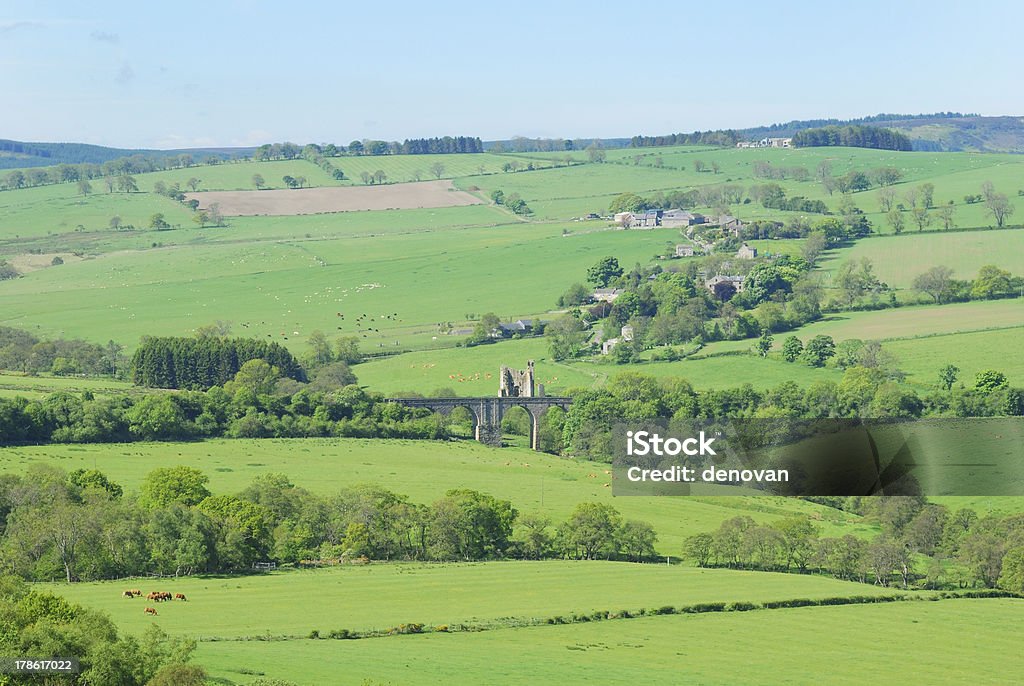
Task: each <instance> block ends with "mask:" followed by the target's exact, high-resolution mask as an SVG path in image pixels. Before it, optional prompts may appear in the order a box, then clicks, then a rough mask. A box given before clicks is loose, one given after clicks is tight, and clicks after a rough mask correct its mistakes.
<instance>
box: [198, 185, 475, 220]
mask: <svg viewBox="0 0 1024 686" xmlns="http://www.w3.org/2000/svg"><path fill="white" fill-rule="evenodd" d="M186 198H188V199H189V200H191V199H193V198H194V199H196V200H198V201H199V206H200V207H202V208H207V207H209V206H210V205H212V204H213V203H217V204H218V205H220V211H221V213H222V214H224V215H225V216H233V217H247V216H256V215H269V216H287V215H295V214H320V213H324V212H355V211H359V210H409V209H416V208H420V207H461V206H463V205H479V204H480V203H481V200H480V199H479V198H477V197H474V196H472V195H470V194H469V193H465V192H463V191H460V190H456V189H455V188H454V187H453V186H452V182H451V181H423V182H419V183H392V184H385V185H382V186H341V187H338V186H332V187H325V188H298V189H280V190H269V191H205V192H201V193H187V194H186Z"/></svg>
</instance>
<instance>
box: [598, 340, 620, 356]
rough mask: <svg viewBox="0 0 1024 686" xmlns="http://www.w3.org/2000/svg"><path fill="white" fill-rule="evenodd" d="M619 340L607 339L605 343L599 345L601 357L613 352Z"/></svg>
mask: <svg viewBox="0 0 1024 686" xmlns="http://www.w3.org/2000/svg"><path fill="white" fill-rule="evenodd" d="M619 340H620V339H618V338H609V339H608V340H607V341H604V342H602V343H601V354H602V355H607V354H608V353H610V352H611V351H612V350H614V349H615V346H617V345H618V344H619Z"/></svg>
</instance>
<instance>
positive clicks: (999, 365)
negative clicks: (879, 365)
mask: <svg viewBox="0 0 1024 686" xmlns="http://www.w3.org/2000/svg"><path fill="white" fill-rule="evenodd" d="M1022 344H1024V328H1022V327H1017V328H1012V329H1004V330H1001V331H980V332H975V333H959V334H947V335H938V336H929V337H926V338H913V339H906V340H897V341H889V342H888V343H886V344H885V349H886V350H888V351H889V352H890V353H892V354H893V355H895V356H896V359H897V360H898V361H899V367H900V369H902V370H903V371H905V372H906V373H907V380H908V381H910V382H911V383H919V384H924V385H935V384H937V383H938V374H939V369H941V368H942V367H944V366H946V365H947V364H955V365H956V366H958V367H959V368H960V380H961V381H963V382H964V383H965V384H966V385H967V386H971V385H973V383H974V377H975V375H976V374H977V373H978V372H980V371H983V370H986V369H995V370H997V371H1000V372H1002V373H1003V374H1006V377H1007V379H1008V380H1009V382H1010V384H1011V385H1013V386H1021V385H1024V359H1022V356H1021V355H1007V352H1006V351H1008V350H1020V348H1021V345H1022Z"/></svg>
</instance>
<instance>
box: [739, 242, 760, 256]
mask: <svg viewBox="0 0 1024 686" xmlns="http://www.w3.org/2000/svg"><path fill="white" fill-rule="evenodd" d="M736 257H738V258H739V259H741V260H752V259H754V258H755V257H757V248H751V247H750V246H749V245H747V244H746V243H744V244H743V245H741V246H740V249H739V250H737V251H736Z"/></svg>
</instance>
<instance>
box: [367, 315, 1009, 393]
mask: <svg viewBox="0 0 1024 686" xmlns="http://www.w3.org/2000/svg"><path fill="white" fill-rule="evenodd" d="M1021 322H1024V301H1021V300H1016V299H1015V300H997V301H982V302H969V303H957V304H951V305H941V306H916V307H901V308H897V309H886V310H878V311H874V312H844V313H839V314H833V315H827V316H826V317H825V318H824V319H823V320H821V321H818V322H814V323H812V324H808V325H807V326H804V327H801V328H800V329H797V330H795V331H792V332H785V333H780V334H776V335H775V345H774V348H773V350H774V353H773V354H772V355H771V356H770V357H769V358H768V359H762V358H761V357H759V356H757V355H755V354H753V353H752V352H751V347H752V346H753V343H754V341H753V340H744V341H721V342H716V343H711V344H708V345H707V346H705V348H704V349H703V350H701V351H700V352H699V353H697V354H695V355H693V356H691V357H689V358H686V359H683V360H679V361H676V362H649V361H647V362H640V363H636V364H626V365H616V364H608V363H606V362H589V361H585V360H581V361H572V362H564V363H555V362H552V361H550V360H549V359H547V357H548V350H547V345H546V342H545V341H544V340H543V339H523V340H519V341H515V340H513V341H505V342H501V343H497V344H493V345H486V346H479V347H476V348H469V349H459V348H453V349H448V350H435V351H427V352H418V353H409V354H405V355H398V356H394V357H387V358H382V359H379V360H372V361H369V362H366V363H363V364H361V365H359V366H357V367H355V372H356V375H357V376H358V377H359V380H360V383H363V384H366V385H367V386H369V387H370V388H372V389H373V390H376V391H380V392H383V393H385V394H392V395H393V394H399V393H401V392H402V391H416V392H419V393H429V392H432V391H434V390H436V389H446V390H451V391H452V392H454V394H455V395H459V396H472V395H480V394H487V393H493V392H494V387H495V383H496V382H495V378H496V377H494V376H493V375H494V374H496V372H497V369H498V367H499V366H500V365H501V364H508V363H510V362H511V363H512V364H513V366H514V364H517V363H518V364H523V362H520V361H521V360H527V359H535V360H537V361H538V366H537V371H538V375H539V378H540V380H541V382H543V383H545V384H546V388H547V389H548V390H549V391H550V393H551V394H556V393H559V392H564V391H565V390H566V389H567V388H572V387H574V386H578V387H584V388H585V387H590V386H595V385H596V386H600V385H603V384H604V382H605V381H607V379H608V378H609V377H610V376H612V375H614V374H617V373H619V372H624V371H633V372H639V373H643V374H649V375H652V376H659V377H666V376H676V377H682V378H684V379H686V380H687V381H689V382H690V383H691V384H692V385H693V386H694V388H697V389H708V388H723V387H735V386H740V385H743V384H745V383H749V384H751V385H752V386H754V388H756V389H759V390H764V389H767V388H772V387H774V386H778V385H779V384H781V383H783V382H785V381H795V382H796V383H798V384H800V385H807V384H810V383H812V382H814V381H817V380H830V381H839V380H840V379H841V378H842V372H841V371H840V370H836V369H833V368H821V369H815V368H811V367H808V366H806V365H802V364H791V363H787V362H784V361H783V360H782V359H781V357H779V356H778V355H777V354H775V353H778V351H780V350H781V348H782V344H783V342H784V341H785V339H786V338H787V337H789V336H790V335H795V336H797V337H799V338H800V339H801V340H803V341H805V342H806V341H807V340H808V339H810V338H812V337H813V336H816V335H819V334H821V335H827V336H832V337H833V338H834V339H835V340H836V341H837V342H839V341H843V340H847V339H851V338H857V339H861V340H881V341H884V346H885V349H886V350H888V351H889V352H891V353H893V354H894V355H895V356H896V358H897V360H898V362H899V366H900V367H901V368H903V369H905V370H906V371H907V373H908V375H909V378H910V381H912V382H914V383H916V384H919V385H928V386H931V385H935V383H936V381H935V377H936V375H937V374H938V370H939V368H940V367H942V366H944V365H946V364H950V363H954V364H957V365H958V366H959V367H961V370H962V372H963V374H962V377H961V378H962V379H963V380H964V381H965V382H968V383H970V382H972V381H973V378H974V374H976V373H977V372H979V371H981V370H983V369H997V370H999V371H1002V372H1003V373H1005V374H1007V375H1008V377H1009V378H1010V380H1011V382H1012V383H1020V382H1021V381H1024V363H1021V362H1019V361H1018V360H1017V358H1016V357H1015V356H1012V355H1007V354H1006V351H1007V350H1015V349H1017V348H1019V347H1020V346H1021V345H1022V344H1024V328H1022V327H1021ZM488 374H491V375H492V377H490V378H489V377H488V376H487V375H488ZM460 379H461V380H460Z"/></svg>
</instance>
